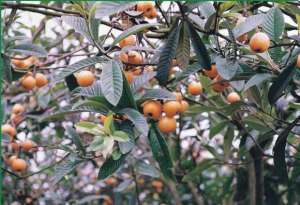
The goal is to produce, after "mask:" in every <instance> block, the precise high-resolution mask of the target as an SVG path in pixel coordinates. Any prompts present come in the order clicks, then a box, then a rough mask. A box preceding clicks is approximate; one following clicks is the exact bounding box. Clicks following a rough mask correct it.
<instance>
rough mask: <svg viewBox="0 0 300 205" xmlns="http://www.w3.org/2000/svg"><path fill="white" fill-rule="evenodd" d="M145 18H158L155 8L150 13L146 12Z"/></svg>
mask: <svg viewBox="0 0 300 205" xmlns="http://www.w3.org/2000/svg"><path fill="white" fill-rule="evenodd" d="M144 16H145V17H147V18H148V19H154V18H156V17H157V11H156V9H155V8H153V9H151V10H150V11H148V12H145V13H144Z"/></svg>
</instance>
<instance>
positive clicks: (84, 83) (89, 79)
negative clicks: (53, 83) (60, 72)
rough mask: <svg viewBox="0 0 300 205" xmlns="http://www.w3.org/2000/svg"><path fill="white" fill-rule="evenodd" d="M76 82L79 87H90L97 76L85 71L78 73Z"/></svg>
mask: <svg viewBox="0 0 300 205" xmlns="http://www.w3.org/2000/svg"><path fill="white" fill-rule="evenodd" d="M76 80H77V83H78V85H79V86H81V87H88V86H90V85H92V84H93V83H94V81H95V76H94V74H93V73H92V72H91V71H88V70H84V71H80V72H79V73H77V75H76Z"/></svg>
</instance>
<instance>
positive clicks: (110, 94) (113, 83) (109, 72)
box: [100, 60, 123, 106]
mask: <svg viewBox="0 0 300 205" xmlns="http://www.w3.org/2000/svg"><path fill="white" fill-rule="evenodd" d="M100 84H101V90H102V92H103V95H104V97H105V98H106V99H107V100H108V102H110V103H111V104H112V105H114V106H115V105H117V104H118V102H119V100H120V98H121V96H122V91H123V76H122V70H121V64H120V63H119V62H118V61H115V60H111V61H109V62H108V63H106V64H105V65H104V66H103V69H102V73H101V81H100Z"/></svg>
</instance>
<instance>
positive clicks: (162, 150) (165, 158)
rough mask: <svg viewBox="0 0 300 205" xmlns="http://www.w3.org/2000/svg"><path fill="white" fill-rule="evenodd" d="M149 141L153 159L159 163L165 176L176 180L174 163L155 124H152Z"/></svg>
mask: <svg viewBox="0 0 300 205" xmlns="http://www.w3.org/2000/svg"><path fill="white" fill-rule="evenodd" d="M148 139H149V142H150V147H151V150H152V153H153V157H154V159H155V160H156V161H157V162H158V164H159V167H160V169H161V171H162V173H163V175H164V176H165V177H167V178H169V179H172V180H176V179H175V177H174V175H173V173H172V167H173V163H172V159H171V155H170V152H169V148H168V145H167V143H166V141H165V139H164V138H163V136H162V135H161V133H160V132H159V131H158V129H157V128H156V125H155V124H154V123H153V122H152V123H151V128H150V131H149V135H148Z"/></svg>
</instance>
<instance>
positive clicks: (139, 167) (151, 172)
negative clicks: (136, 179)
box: [135, 161, 160, 177]
mask: <svg viewBox="0 0 300 205" xmlns="http://www.w3.org/2000/svg"><path fill="white" fill-rule="evenodd" d="M135 168H136V171H137V173H139V174H142V175H146V176H150V177H159V175H160V174H159V171H158V170H157V169H156V168H155V167H153V166H152V165H150V164H147V163H145V162H143V161H138V162H137V163H136V164H135Z"/></svg>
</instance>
